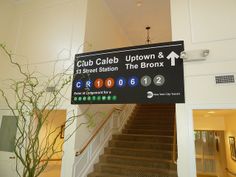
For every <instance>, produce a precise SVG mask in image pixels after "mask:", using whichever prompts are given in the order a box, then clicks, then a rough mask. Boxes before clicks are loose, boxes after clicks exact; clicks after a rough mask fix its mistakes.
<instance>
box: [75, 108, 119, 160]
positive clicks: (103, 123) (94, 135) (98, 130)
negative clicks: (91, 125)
mask: <svg viewBox="0 0 236 177" xmlns="http://www.w3.org/2000/svg"><path fill="white" fill-rule="evenodd" d="M114 111H122V109H121V108H117V107H114V108H113V109H112V110H111V112H110V113H109V114H108V116H107V117H106V118H105V119H104V121H103V122H102V123H101V124H100V126H99V127H98V128H97V129H96V131H95V132H94V133H93V135H92V136H91V137H90V138H89V140H88V141H87V142H86V143H85V144H84V145H83V147H82V148H81V149H80V150H79V151H76V153H75V156H79V155H80V154H82V153H83V152H84V150H85V149H86V148H87V147H88V145H89V144H90V143H91V142H92V140H93V139H94V138H95V137H96V135H97V134H98V133H99V132H100V130H101V129H102V127H103V126H104V125H105V124H106V123H107V121H108V120H109V119H110V117H111V115H112V114H113V112H114Z"/></svg>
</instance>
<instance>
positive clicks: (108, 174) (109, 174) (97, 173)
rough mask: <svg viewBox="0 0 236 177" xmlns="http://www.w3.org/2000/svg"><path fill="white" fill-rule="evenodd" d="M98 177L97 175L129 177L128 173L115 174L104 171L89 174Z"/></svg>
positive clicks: (89, 176) (90, 176)
mask: <svg viewBox="0 0 236 177" xmlns="http://www.w3.org/2000/svg"><path fill="white" fill-rule="evenodd" d="M92 176H94V177H96V176H102V177H103V176H104V177H129V176H126V175H115V174H111V173H102V172H92V173H90V174H89V175H88V177H92Z"/></svg>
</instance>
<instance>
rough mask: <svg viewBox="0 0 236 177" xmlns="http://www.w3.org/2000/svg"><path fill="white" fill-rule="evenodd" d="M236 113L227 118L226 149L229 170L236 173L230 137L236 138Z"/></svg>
mask: <svg viewBox="0 0 236 177" xmlns="http://www.w3.org/2000/svg"><path fill="white" fill-rule="evenodd" d="M235 125H236V113H234V114H232V115H230V116H228V117H226V118H225V126H226V131H225V147H226V161H227V168H228V169H229V170H230V171H232V172H234V173H236V161H234V160H232V158H231V152H230V146H229V136H233V137H236V127H235Z"/></svg>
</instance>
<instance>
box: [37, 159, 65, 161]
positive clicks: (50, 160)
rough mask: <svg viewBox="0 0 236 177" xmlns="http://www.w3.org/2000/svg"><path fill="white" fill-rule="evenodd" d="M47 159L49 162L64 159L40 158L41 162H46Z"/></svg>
mask: <svg viewBox="0 0 236 177" xmlns="http://www.w3.org/2000/svg"><path fill="white" fill-rule="evenodd" d="M46 161H48V162H56V161H62V159H42V160H40V162H46Z"/></svg>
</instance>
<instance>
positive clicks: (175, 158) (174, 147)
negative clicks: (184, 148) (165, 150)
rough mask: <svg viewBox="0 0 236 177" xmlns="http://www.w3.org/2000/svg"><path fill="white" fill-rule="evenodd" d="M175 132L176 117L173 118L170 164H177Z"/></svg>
mask: <svg viewBox="0 0 236 177" xmlns="http://www.w3.org/2000/svg"><path fill="white" fill-rule="evenodd" d="M176 151H177V131H176V115H175V116H174V137H173V149H172V162H173V163H175V164H176V163H177V152H176Z"/></svg>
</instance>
